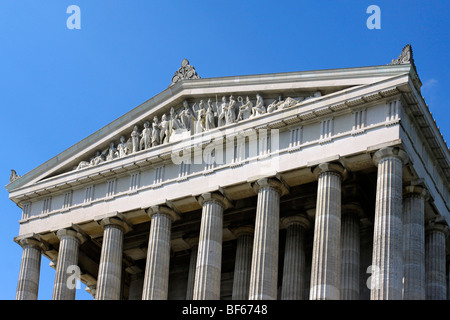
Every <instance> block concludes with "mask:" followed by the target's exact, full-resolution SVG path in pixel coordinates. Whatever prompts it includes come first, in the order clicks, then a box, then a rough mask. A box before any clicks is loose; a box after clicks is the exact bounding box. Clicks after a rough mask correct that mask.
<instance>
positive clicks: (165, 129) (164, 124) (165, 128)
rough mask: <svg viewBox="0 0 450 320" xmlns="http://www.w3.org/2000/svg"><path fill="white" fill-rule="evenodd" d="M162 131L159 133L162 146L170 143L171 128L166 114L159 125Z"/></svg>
mask: <svg viewBox="0 0 450 320" xmlns="http://www.w3.org/2000/svg"><path fill="white" fill-rule="evenodd" d="M159 127H160V131H159V142H160V143H161V144H163V143H168V142H169V137H170V133H169V128H170V122H169V120H167V116H166V114H163V115H162V117H161V123H160V125H159Z"/></svg>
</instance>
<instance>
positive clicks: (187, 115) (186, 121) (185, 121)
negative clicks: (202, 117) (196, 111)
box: [180, 100, 193, 131]
mask: <svg viewBox="0 0 450 320" xmlns="http://www.w3.org/2000/svg"><path fill="white" fill-rule="evenodd" d="M180 119H181V123H182V125H183V128H184V129H187V130H188V131H191V120H192V119H193V115H192V112H191V109H190V108H189V104H188V102H187V101H186V100H184V101H183V110H182V111H181V112H180Z"/></svg>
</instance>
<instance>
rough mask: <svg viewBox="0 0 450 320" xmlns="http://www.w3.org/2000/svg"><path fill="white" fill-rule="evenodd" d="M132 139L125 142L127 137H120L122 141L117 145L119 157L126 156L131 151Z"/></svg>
mask: <svg viewBox="0 0 450 320" xmlns="http://www.w3.org/2000/svg"><path fill="white" fill-rule="evenodd" d="M130 140H131V139H129V140H128V141H127V142H125V137H124V136H121V137H120V143H119V144H118V145H117V152H118V156H119V158H122V157H125V156H126V155H127V154H129V153H130V149H131V148H130V146H131V141H130Z"/></svg>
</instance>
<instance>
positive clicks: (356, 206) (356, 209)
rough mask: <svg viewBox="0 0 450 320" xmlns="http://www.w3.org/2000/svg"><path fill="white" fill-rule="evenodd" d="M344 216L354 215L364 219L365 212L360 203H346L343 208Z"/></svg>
mask: <svg viewBox="0 0 450 320" xmlns="http://www.w3.org/2000/svg"><path fill="white" fill-rule="evenodd" d="M341 212H342V214H343V215H344V214H354V215H356V216H358V218H362V217H364V210H363V208H362V206H361V204H360V203H359V202H346V203H344V204H342V206H341Z"/></svg>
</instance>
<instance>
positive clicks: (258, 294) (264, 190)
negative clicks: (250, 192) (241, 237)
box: [249, 179, 282, 300]
mask: <svg viewBox="0 0 450 320" xmlns="http://www.w3.org/2000/svg"><path fill="white" fill-rule="evenodd" d="M281 187H282V186H281V183H280V182H279V181H275V180H269V179H262V180H258V182H257V189H258V200H257V207H256V221H255V235H254V241H253V254H252V268H251V270H252V271H251V277H250V290H249V300H276V299H277V279H278V244H279V225H280V196H281V193H282V191H281Z"/></svg>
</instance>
